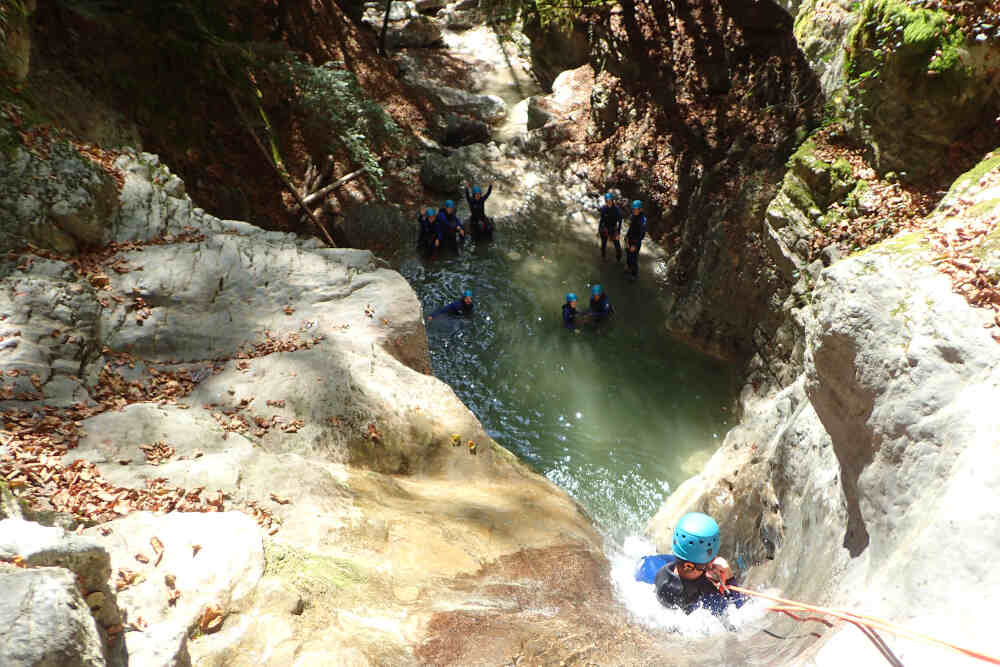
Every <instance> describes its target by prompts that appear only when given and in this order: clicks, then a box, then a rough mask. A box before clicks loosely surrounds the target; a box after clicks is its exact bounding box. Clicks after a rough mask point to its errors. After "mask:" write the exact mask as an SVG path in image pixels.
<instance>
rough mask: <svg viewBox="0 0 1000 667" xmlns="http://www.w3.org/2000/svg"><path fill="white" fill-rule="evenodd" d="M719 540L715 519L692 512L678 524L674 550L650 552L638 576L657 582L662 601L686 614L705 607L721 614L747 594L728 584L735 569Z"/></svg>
mask: <svg viewBox="0 0 1000 667" xmlns="http://www.w3.org/2000/svg"><path fill="white" fill-rule="evenodd" d="M719 541H720V535H719V524H717V523H716V522H715V519H713V518H712V517H710V516H708V515H707V514H702V513H701V512H688V513H687V514H685V515H684V516H682V517H681V518H680V521H678V522H677V525H676V526H674V535H673V553H672V554H661V555H656V556H646V557H645V558H644V559H643V561H642V563H641V564H640V566H639V570H638V571H637V572H636V579H637V580H639V581H645V582H647V583H652V584H653V586H654V589H655V591H656V599H657V600H659V601H660V604H662V605H663V606H665V607H671V608H677V609H681V610H683V611H684V613H686V614H690V613H691V612H692V611H694V610H695V609H698V608H705V609H708V610H709V611H711V612H712V613H713V614H716V615H720V614H722V613H723V612H724V611H725V610H726V608H727V607H728V606H730V605H732V606H735V607H737V608H738V607H741V606H742V605H743V603H744V602H746V598H745V597H744V596H742V595H740V594H738V593H734V592H733V591H730V590H728V588H727V586H728V584H730V583H733V579H734V576H733V570H732V568H731V567H730V566H729V563H728V562H726V559H725V558H722V557H721V556H719ZM654 571H655V573H656V574H655V576H654V575H653V572H654Z"/></svg>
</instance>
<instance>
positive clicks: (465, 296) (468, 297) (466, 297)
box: [462, 289, 472, 303]
mask: <svg viewBox="0 0 1000 667" xmlns="http://www.w3.org/2000/svg"><path fill="white" fill-rule="evenodd" d="M462 301H464V302H465V303H472V290H470V289H467V290H465V291H464V292H462Z"/></svg>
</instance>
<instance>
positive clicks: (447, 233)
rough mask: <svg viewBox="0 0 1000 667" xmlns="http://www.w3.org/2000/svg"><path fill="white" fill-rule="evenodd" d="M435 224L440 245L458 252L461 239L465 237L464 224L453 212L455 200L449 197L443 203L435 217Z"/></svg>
mask: <svg viewBox="0 0 1000 667" xmlns="http://www.w3.org/2000/svg"><path fill="white" fill-rule="evenodd" d="M435 225H436V227H437V234H438V238H440V240H441V245H442V246H446V247H448V248H451V249H453V250H454V251H455V252H458V250H459V248H460V247H461V241H462V240H464V239H465V225H463V224H462V219H461V218H459V217H458V214H456V213H455V202H453V201H452V200H450V199H449V200H447V201H446V202H445V203H444V206H442V207H441V210H440V211H438V214H437V218H435Z"/></svg>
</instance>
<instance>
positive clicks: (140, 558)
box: [135, 553, 149, 565]
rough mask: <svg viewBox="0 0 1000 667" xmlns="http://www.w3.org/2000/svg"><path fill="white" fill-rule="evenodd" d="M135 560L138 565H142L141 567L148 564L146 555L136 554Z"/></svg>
mask: <svg viewBox="0 0 1000 667" xmlns="http://www.w3.org/2000/svg"><path fill="white" fill-rule="evenodd" d="M135 559H136V560H137V561H139V562H140V563H142V564H143V565H145V564H147V563H149V556H147V555H146V554H144V553H137V554H136V555H135Z"/></svg>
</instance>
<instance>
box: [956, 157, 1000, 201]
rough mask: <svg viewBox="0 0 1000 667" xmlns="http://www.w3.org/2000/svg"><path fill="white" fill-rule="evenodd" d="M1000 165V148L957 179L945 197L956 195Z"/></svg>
mask: <svg viewBox="0 0 1000 667" xmlns="http://www.w3.org/2000/svg"><path fill="white" fill-rule="evenodd" d="M998 167H1000V148H997V149H996V150H994V151H992V152H990V153H989V154H988V155H987V156H986V157H985V158H983V159H982V160H981V161H980V162H979V164H977V165H976V166H975V167H973V168H972V169H970V170H969V171H967V172H965V173H964V174H962V175H961V176H959V177H958V178H956V179H955V182H954V183H952V184H951V187H950V188H948V194H947V195H946V196H945V199H951V198H952V197H956V196H958V195H960V194H962V192H964V191H965V190H967V189H968V188H969V187H971V186H973V185H975V184H976V183H978V182H979V179H981V178H982V177H983V176H985V175H986V174H987V173H989V172H991V171H993V170H994V169H997V168H998Z"/></svg>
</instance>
